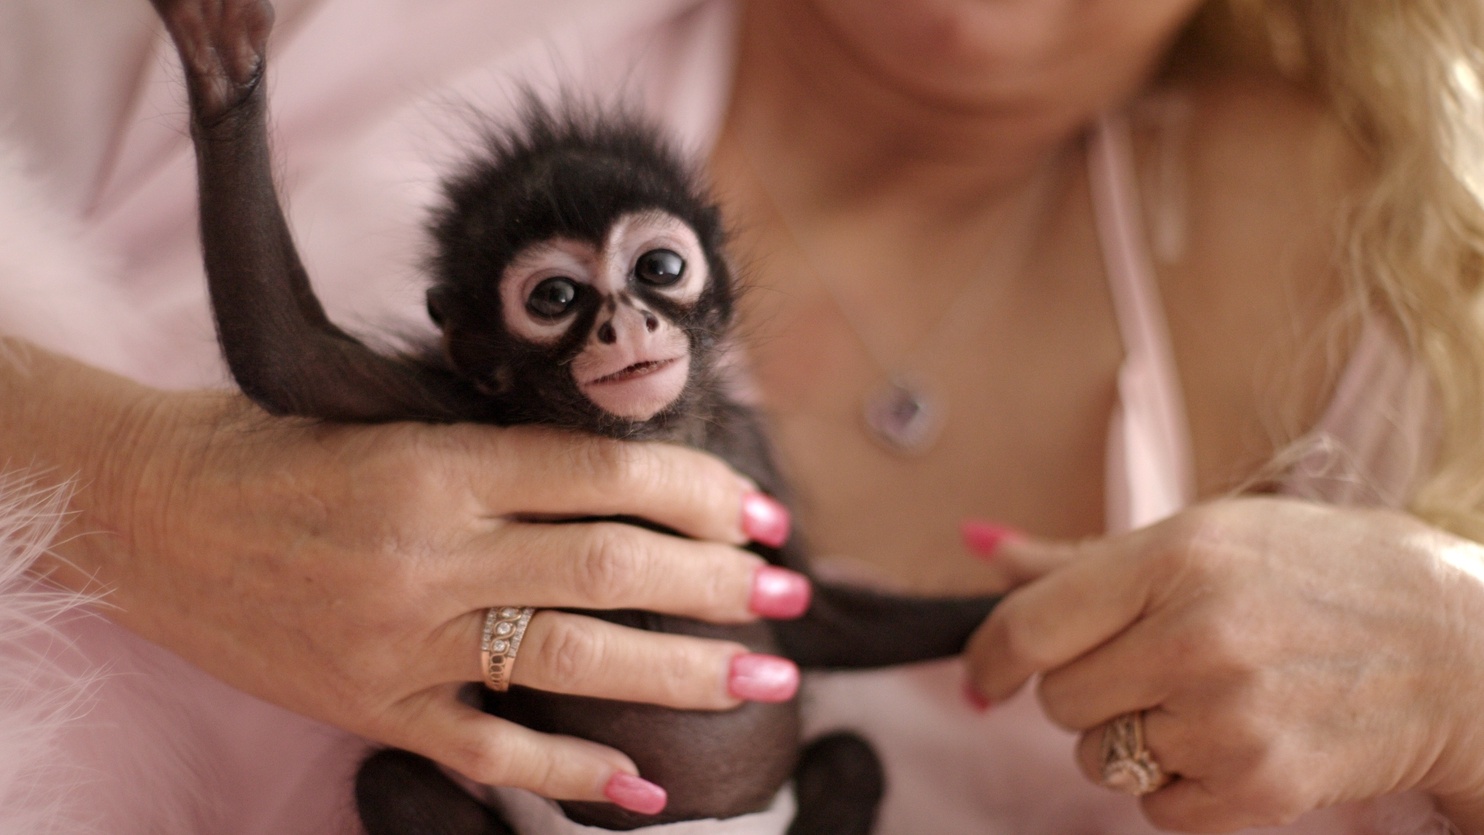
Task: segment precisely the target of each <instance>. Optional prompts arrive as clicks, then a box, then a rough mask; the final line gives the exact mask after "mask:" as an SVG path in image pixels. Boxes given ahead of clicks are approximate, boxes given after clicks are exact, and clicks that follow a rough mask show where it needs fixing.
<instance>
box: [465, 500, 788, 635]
mask: <svg viewBox="0 0 1484 835" xmlns="http://www.w3.org/2000/svg"><path fill="white" fill-rule="evenodd" d="M492 553H502V554H506V555H509V556H508V557H507V558H505V559H502V560H499V561H495V560H491V559H490V558H489V555H490V554H492ZM495 566H498V572H497V571H496V570H495ZM456 570H458V571H460V572H462V574H461V575H460V576H463V577H466V578H468V577H488V582H487V583H485V582H468V581H467V580H466V581H465V582H464V584H463V585H462V586H461V587H460V588H459V590H458V594H459V596H460V603H461V604H462V606H463V607H465V608H469V609H473V608H482V607H485V606H490V605H495V604H498V605H509V606H536V607H538V608H542V607H562V608H579V609H643V610H646V611H654V612H664V613H666V614H672V615H681V616H685V617H693V618H698V619H701V620H708V621H712V622H720V623H743V622H747V621H751V620H755V619H756V618H757V617H758V615H764V616H767V617H797V616H798V615H801V614H803V612H804V610H805V609H806V608H807V607H808V605H809V597H810V587H809V582H808V579H807V578H805V577H804V576H803V575H801V574H798V573H795V572H792V571H788V570H786V569H782V568H777V567H773V566H769V565H767V564H766V563H765V562H764V561H763V560H762V559H761V558H760V557H758V556H757V555H755V554H751V553H748V552H746V551H742V550H740V549H738V548H734V547H732V546H729V545H719V544H716V543H707V542H695V541H692V540H688V539H683V538H680V537H676V536H669V535H666V534H662V533H657V532H655V531H651V530H646V529H644V528H640V527H637V526H635V525H626V524H623V523H620V522H585V523H572V524H535V523H515V524H510V525H505V526H502V527H500V528H499V529H497V530H495V531H492V532H490V533H488V534H486V535H484V536H481V537H479V538H476V539H475V540H474V541H473V542H472V543H471V546H470V547H469V548H468V549H467V550H466V551H465V559H464V560H462V561H460V563H459V564H458V565H457V566H456Z"/></svg>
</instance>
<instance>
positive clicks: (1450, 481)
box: [1187, 0, 1484, 539]
mask: <svg viewBox="0 0 1484 835" xmlns="http://www.w3.org/2000/svg"><path fill="white" fill-rule="evenodd" d="M1187 41H1189V42H1191V43H1192V44H1198V45H1199V48H1200V49H1201V51H1202V52H1203V53H1206V54H1207V55H1209V50H1211V49H1218V50H1222V51H1223V52H1224V53H1225V54H1227V55H1228V56H1230V57H1231V58H1233V59H1234V60H1241V61H1248V60H1257V61H1261V62H1263V63H1265V64H1267V65H1268V66H1269V67H1270V68H1272V69H1275V70H1277V71H1278V72H1280V73H1282V74H1283V75H1285V76H1286V77H1288V78H1289V79H1291V80H1293V81H1295V82H1297V83H1299V84H1302V85H1304V86H1306V87H1308V88H1309V89H1311V90H1312V91H1313V92H1315V93H1316V94H1317V95H1319V96H1320V97H1321V98H1322V99H1323V100H1324V101H1325V102H1327V104H1328V105H1329V107H1330V108H1331V109H1332V110H1333V111H1334V113H1335V114H1336V115H1337V116H1338V117H1339V118H1340V119H1341V120H1342V121H1343V122H1344V123H1345V125H1346V126H1347V127H1348V128H1349V130H1350V131H1351V133H1352V134H1353V136H1354V137H1355V138H1356V139H1357V141H1358V142H1359V143H1360V144H1361V146H1362V148H1363V149H1364V151H1365V152H1366V153H1367V154H1368V155H1369V157H1370V162H1371V166H1372V170H1373V171H1374V172H1375V175H1374V179H1373V180H1371V182H1370V183H1369V187H1368V188H1367V189H1366V190H1365V191H1364V192H1363V193H1362V194H1360V195H1358V196H1357V198H1356V202H1355V205H1354V206H1353V209H1352V211H1351V212H1350V214H1349V216H1348V217H1347V218H1346V219H1345V221H1344V223H1345V227H1344V231H1343V241H1344V243H1345V244H1346V249H1345V255H1346V257H1347V259H1348V264H1347V265H1346V266H1347V270H1346V272H1347V275H1348V279H1349V281H1350V282H1351V284H1350V290H1351V293H1350V295H1351V298H1352V300H1353V301H1355V302H1356V305H1355V308H1356V309H1357V310H1371V311H1381V312H1382V313H1383V314H1386V315H1389V316H1390V317H1392V318H1393V319H1394V321H1395V323H1396V324H1397V326H1398V328H1399V329H1400V331H1401V332H1402V333H1403V334H1404V335H1405V337H1406V339H1407V341H1408V343H1409V345H1410V346H1411V347H1412V349H1413V350H1415V351H1416V352H1417V353H1418V355H1420V356H1422V357H1423V358H1424V359H1425V361H1426V362H1427V365H1428V367H1429V369H1430V371H1431V372H1432V374H1433V375H1434V378H1435V380H1436V381H1437V389H1438V394H1439V397H1440V401H1441V412H1442V413H1441V415H1440V417H1441V426H1440V431H1441V437H1440V439H1439V444H1438V447H1437V451H1436V454H1437V457H1436V460H1435V461H1434V462H1433V465H1432V467H1431V468H1430V470H1429V472H1428V475H1427V477H1426V478H1425V479H1424V480H1423V482H1422V483H1421V484H1420V485H1419V489H1418V491H1417V492H1416V494H1415V495H1414V497H1413V499H1412V502H1411V506H1412V509H1413V510H1415V511H1416V512H1418V513H1419V514H1421V515H1423V516H1424V517H1426V518H1428V519H1430V520H1432V521H1434V522H1436V523H1438V524H1441V525H1443V526H1444V527H1447V528H1450V529H1452V530H1455V531H1458V532H1460V533H1464V534H1467V535H1469V536H1471V537H1473V538H1475V539H1484V333H1481V330H1484V329H1481V321H1484V320H1481V315H1480V314H1481V310H1480V304H1481V302H1480V296H1481V289H1484V202H1481V198H1484V175H1481V172H1484V101H1481V95H1480V88H1481V79H1484V0H1210V2H1209V3H1207V5H1206V7H1204V8H1203V10H1202V12H1201V13H1200V14H1199V15H1198V16H1197V19H1196V21H1195V22H1194V24H1193V25H1192V27H1191V29H1190V30H1189V32H1188V33H1187Z"/></svg>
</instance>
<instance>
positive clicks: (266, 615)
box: [0, 351, 808, 803]
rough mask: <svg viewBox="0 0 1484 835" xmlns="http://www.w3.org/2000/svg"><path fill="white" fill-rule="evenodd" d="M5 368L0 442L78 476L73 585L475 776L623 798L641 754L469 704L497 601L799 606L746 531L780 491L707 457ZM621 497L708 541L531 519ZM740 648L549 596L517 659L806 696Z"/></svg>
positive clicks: (377, 734)
mask: <svg viewBox="0 0 1484 835" xmlns="http://www.w3.org/2000/svg"><path fill="white" fill-rule="evenodd" d="M0 366H5V367H4V369H3V370H0V404H5V403H9V404H10V405H8V406H6V405H0V425H5V426H6V427H7V430H6V432H5V433H0V436H3V437H0V446H3V447H4V448H0V460H6V459H7V458H9V459H10V460H16V458H17V457H18V456H17V455H15V454H10V453H14V452H15V451H17V450H21V449H27V450H29V451H30V452H31V453H32V456H33V458H34V459H35V460H38V462H39V463H44V464H50V465H51V466H52V467H53V468H54V469H55V471H56V472H57V474H58V476H59V477H66V476H68V475H72V474H73V473H76V474H77V475H78V476H79V478H78V480H77V481H78V487H77V492H76V497H75V501H74V507H75V509H76V510H77V515H76V516H75V518H74V519H73V520H72V523H71V525H70V531H71V532H72V533H75V534H78V535H77V536H75V537H70V538H69V541H68V542H67V543H66V544H65V545H64V547H63V548H62V549H61V557H62V559H61V560H59V561H57V562H56V563H55V564H53V565H51V566H50V568H51V570H52V573H53V575H54V576H56V577H57V578H58V580H59V581H60V582H62V583H64V584H66V585H69V586H71V587H73V588H82V587H85V586H91V587H93V588H99V587H101V588H102V589H103V590H104V591H105V592H106V594H107V598H106V599H107V602H108V603H109V604H111V605H112V606H113V607H115V611H114V617H115V619H116V620H118V621H120V622H122V623H123V624H125V625H127V626H128V627H130V628H131V629H133V630H135V631H137V632H139V633H141V634H142V635H144V636H145V637H148V638H151V639H152V640H155V641H156V642H158V643H160V644H162V645H164V646H166V647H169V648H171V649H172V650H175V651H176V652H178V653H179V654H181V655H182V656H184V657H186V658H187V659H189V660H191V661H192V662H193V663H196V664H197V665H199V666H201V667H202V668H204V669H205V670H207V671H208V672H210V673H212V674H213V675H216V676H217V677H219V678H221V679H222V680H224V681H226V682H228V683H230V684H232V685H234V686H236V687H238V688H240V689H242V690H245V691H247V692H249V693H252V694H254V695H257V696H260V697H262V698H264V699H267V700H269V701H272V702H274V703H277V704H279V705H282V706H285V707H288V708H290V709H292V710H294V711H297V712H299V713H302V714H305V715H308V716H312V717H314V718H317V719H320V720H323V721H326V722H329V723H332V724H334V725H337V726H340V727H342V728H346V729H348V730H351V731H354V732H356V733H359V734H362V735H365V736H367V737H370V738H372V739H376V740H379V741H381V742H385V743H388V744H391V745H395V746H398V747H402V748H407V749H410V750H413V751H417V752H419V753H422V754H425V755H427V756H429V757H432V758H433V759H436V760H438V761H440V762H443V763H445V764H447V765H449V766H452V767H453V768H455V769H457V770H458V771H460V772H462V773H463V774H465V775H467V776H468V777H470V778H472V779H474V780H477V781H480V782H485V783H491V784H498V785H511V786H520V787H524V788H529V789H532V790H535V791H538V792H541V793H543V794H546V795H549V796H553V797H560V798H574V799H587V800H601V799H604V797H605V791H607V796H608V798H609V799H614V800H620V801H622V800H623V799H624V798H618V797H614V796H613V795H614V794H615V791H616V793H618V794H623V793H624V791H623V787H625V786H626V787H628V790H629V793H628V795H627V797H628V798H629V799H632V797H633V793H634V789H633V781H627V782H626V781H625V780H623V779H620V780H619V782H618V783H617V784H613V785H615V786H618V787H619V788H618V789H616V790H615V789H614V788H613V786H611V785H610V781H611V780H613V779H614V778H615V776H616V775H620V774H623V775H627V774H633V773H634V772H635V768H634V766H633V764H632V762H631V761H629V760H628V758H627V757H626V756H624V755H623V754H621V753H619V752H617V751H614V750H611V749H608V748H605V747H602V746H598V745H595V744H593V743H589V742H585V741H581V740H577V739H572V738H565V737H551V736H545V735H541V734H537V733H535V732H532V731H529V730H527V729H525V728H522V727H520V726H517V725H514V724H512V723H510V722H506V721H504V720H501V719H498V718H496V717H493V716H489V715H487V714H484V713H482V712H480V711H478V710H476V709H474V708H472V707H469V706H467V705H465V704H463V703H462V702H460V701H459V700H458V698H457V694H458V691H459V690H460V689H461V688H462V686H463V685H464V684H465V683H466V682H470V681H480V680H482V678H483V675H482V671H481V669H480V652H479V649H480V632H481V627H482V622H483V615H484V611H485V609H486V608H487V607H490V606H493V605H516V606H524V605H528V606H535V607H538V608H543V609H544V608H546V607H577V608H594V609H606V608H639V609H651V610H655V611H661V612H668V613H672V614H678V615H687V616H693V617H697V618H703V619H707V620H711V621H717V622H743V621H748V620H752V619H755V618H756V617H758V616H759V615H769V616H791V615H796V614H799V613H800V612H801V611H802V610H803V608H804V607H805V606H806V605H807V600H808V586H807V582H806V581H805V580H804V579H803V578H802V577H800V576H799V575H796V574H793V573H791V572H785V571H782V570H781V569H775V568H769V567H765V565H764V563H763V561H762V560H761V559H759V558H758V557H756V556H754V555H752V554H750V553H747V552H745V551H743V550H741V549H739V548H737V547H735V546H737V545H739V544H741V543H743V542H745V541H747V540H748V539H750V538H758V539H764V540H767V539H773V540H777V539H779V538H780V537H781V536H784V535H786V527H787V517H786V514H785V513H784V512H783V511H782V508H781V507H779V506H778V505H777V504H776V503H773V502H772V501H771V500H768V499H766V498H764V497H761V496H760V495H758V494H756V493H754V492H752V489H751V488H750V486H749V485H748V484H747V483H746V482H745V481H744V480H743V479H742V478H741V477H739V476H737V475H736V474H735V473H734V472H733V471H731V470H730V469H729V468H727V467H726V466H725V465H724V464H722V463H720V462H718V461H716V460H715V459H712V458H709V457H707V456H705V455H702V454H700V453H697V452H695V451H692V450H688V449H682V448H678V447H672V446H664V445H640V444H623V443H617V442H611V441H603V440H598V439H593V438H587V437H577V436H572V435H565V434H558V433H555V432H549V431H541V430H536V429H496V428H491V427H477V426H428V425H421V424H394V425H385V426H341V425H325V424H313V423H308V422H301V421H295V420H275V419H270V418H268V417H266V416H265V415H263V414H262V413H261V412H259V411H258V410H257V409H256V408H255V407H253V406H251V405H250V404H249V403H247V402H246V401H245V400H243V399H242V398H240V397H238V396H235V395H225V394H202V393H185V394H167V393H163V392H157V391H152V390H149V389H144V388H142V387H139V386H135V385H133V384H131V383H128V382H126V381H123V380H120V379H118V378H114V377H111V376H109V375H106V374H102V373H100V372H97V371H94V370H93V369H89V368H86V367H84V366H80V365H77V364H76V363H72V362H69V361H66V360H62V359H60V358H57V357H53V356H51V355H47V354H45V353H43V352H39V351H28V352H27V355H26V360H25V361H24V363H22V364H20V365H15V364H7V363H4V362H0ZM609 514H630V515H634V516H641V517H645V518H648V519H651V520H653V521H655V522H658V523H661V524H663V525H666V526H668V527H670V528H673V529H675V530H678V531H680V532H682V533H684V534H687V535H689V536H692V537H695V541H692V540H689V539H683V538H680V537H675V536H666V535H663V534H659V533H655V532H652V531H647V530H642V529H639V528H637V527H633V526H629V525H623V524H617V523H592V524H567V525H552V524H540V523H537V522H535V521H525V520H532V519H536V518H550V517H553V516H556V517H560V516H571V515H609ZM746 653H747V650H746V649H745V648H744V647H742V646H740V645H736V644H728V643H723V642H716V641H703V640H700V639H692V638H685V637H679V636H673V635H658V634H653V633H647V632H641V631H637V630H630V629H624V628H622V627H618V626H615V625H612V624H608V623H606V622H602V621H598V620H596V619H593V618H586V617H581V616H578V615H573V614H565V613H560V612H553V611H538V612H537V614H536V616H535V617H534V618H533V619H532V620H531V622H530V627H529V630H528V632H527V633H526V637H525V641H524V643H523V644H522V645H521V652H520V657H519V660H518V662H517V663H515V665H514V669H513V674H512V675H513V683H516V684H521V685H526V686H530V687H536V688H541V689H549V690H556V691H561V692H566V693H576V694H584V695H593V696H603V697H607V698H617V699H629V700H638V701H646V702H653V703H658V704H663V705H670V706H675V707H682V708H696V709H725V708H729V707H732V706H735V705H737V704H738V703H739V702H740V701H742V700H743V699H747V698H757V699H769V700H776V699H780V698H788V697H790V696H791V695H792V686H786V685H789V683H790V681H792V682H794V683H796V678H797V671H796V670H795V669H794V668H793V666H792V665H791V664H790V663H789V662H786V661H783V660H782V659H772V658H766V657H759V656H748V655H746ZM743 656H746V657H745V660H744V661H742V662H741V663H740V664H737V665H736V666H735V667H734V662H735V661H736V660H737V659H738V658H739V657H743ZM791 677H792V678H791ZM641 788H642V787H641ZM639 794H640V795H643V794H644V792H643V791H640V792H639ZM651 800H652V798H649V799H648V800H644V799H643V798H641V800H640V802H641V803H647V802H649V801H651Z"/></svg>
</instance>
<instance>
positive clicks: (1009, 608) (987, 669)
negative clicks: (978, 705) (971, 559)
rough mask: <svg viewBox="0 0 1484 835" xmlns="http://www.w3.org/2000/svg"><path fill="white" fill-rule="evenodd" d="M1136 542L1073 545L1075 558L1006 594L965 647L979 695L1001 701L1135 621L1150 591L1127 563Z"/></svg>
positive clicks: (1122, 540)
mask: <svg viewBox="0 0 1484 835" xmlns="http://www.w3.org/2000/svg"><path fill="white" fill-rule="evenodd" d="M1142 539H1143V537H1141V536H1139V535H1138V534H1133V535H1130V536H1127V537H1120V538H1116V539H1106V540H1095V541H1089V542H1085V543H1080V544H1078V545H1076V546H1072V547H1075V548H1076V549H1077V551H1078V556H1077V557H1076V558H1074V559H1072V560H1070V561H1069V563H1068V565H1067V566H1066V567H1065V568H1063V569H1062V570H1060V571H1054V572H1052V573H1051V574H1048V575H1046V576H1045V577H1042V578H1041V579H1039V580H1036V581H1034V582H1031V583H1029V584H1027V585H1025V586H1022V587H1021V588H1019V589H1017V590H1016V591H1015V592H1014V593H1012V594H1010V595H1009V596H1007V597H1006V598H1005V600H1004V602H1002V603H1001V604H1000V605H999V607H998V608H996V609H995V611H994V613H993V614H992V615H990V617H989V620H987V621H986V622H985V624H984V626H982V627H980V629H979V631H978V632H976V633H975V634H974V636H973V638H971V639H970V641H969V646H968V647H967V650H966V659H967V662H968V667H969V675H970V680H971V681H972V682H973V683H974V686H975V687H976V688H977V689H978V691H979V692H980V693H981V694H983V695H984V696H985V697H986V698H988V699H989V700H991V701H1002V700H1004V699H1005V698H1008V697H1009V696H1010V695H1011V694H1012V693H1014V692H1015V691H1016V690H1018V689H1019V688H1020V687H1021V685H1023V684H1024V683H1025V682H1026V681H1027V680H1028V679H1029V678H1030V677H1031V676H1033V675H1035V674H1036V673H1039V672H1044V671H1046V670H1050V669H1053V668H1055V667H1060V666H1062V665H1063V664H1066V663H1068V662H1070V661H1072V660H1073V659H1075V658H1077V657H1079V656H1081V655H1083V654H1084V653H1086V652H1088V651H1090V650H1092V649H1093V648H1094V647H1097V646H1098V645H1100V644H1102V643H1103V642H1104V641H1107V640H1108V639H1110V638H1112V637H1113V636H1114V635H1117V634H1118V633H1119V632H1121V631H1123V630H1124V629H1125V628H1126V627H1128V625H1129V624H1131V623H1133V622H1134V621H1135V620H1136V619H1137V618H1138V617H1139V616H1140V614H1141V613H1143V612H1144V610H1145V608H1146V606H1147V603H1148V600H1149V595H1150V592H1151V587H1150V583H1149V582H1148V580H1147V579H1146V577H1145V575H1146V572H1145V571H1142V570H1140V569H1139V568H1138V567H1137V566H1136V565H1134V564H1133V563H1134V562H1135V561H1132V560H1129V559H1128V555H1129V554H1137V553H1139V550H1138V549H1139V547H1140V545H1141V541H1142ZM1068 612H1075V613H1076V617H1067V613H1068Z"/></svg>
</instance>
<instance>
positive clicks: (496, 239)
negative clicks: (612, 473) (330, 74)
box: [428, 104, 733, 436]
mask: <svg viewBox="0 0 1484 835" xmlns="http://www.w3.org/2000/svg"><path fill="white" fill-rule="evenodd" d="M445 193H446V202H445V204H444V205H443V207H442V208H441V209H440V210H439V212H438V214H437V216H436V218H435V222H434V224H433V232H434V237H435V240H436V243H437V252H436V254H435V257H434V270H435V272H436V283H435V284H434V286H433V287H432V288H431V289H430V290H429V292H428V308H429V312H430V313H431V315H432V316H433V318H434V320H435V321H436V322H438V324H439V326H440V327H441V328H442V329H443V333H444V345H445V349H446V352H447V354H448V359H449V361H450V362H451V363H452V364H453V366H454V368H455V370H456V371H457V372H458V373H459V374H460V375H462V376H464V377H465V378H467V379H468V380H469V381H471V382H472V383H473V384H474V385H475V387H476V388H477V389H478V390H479V391H480V392H482V393H483V394H485V395H486V396H488V397H489V398H490V399H491V402H492V403H493V404H496V405H497V408H498V409H499V411H500V413H501V414H502V415H503V416H504V417H506V418H507V419H509V420H514V421H519V422H539V423H549V424H555V425H559V426H569V427H574V428H580V429H585V430H588V431H599V432H604V433H607V434H612V435H618V436H632V435H636V434H647V433H648V432H649V430H654V429H656V428H662V427H663V426H664V425H665V424H666V422H667V421H668V420H670V419H671V418H672V417H673V416H674V415H676V414H683V413H684V412H685V409H686V405H687V401H688V400H689V399H690V395H691V393H692V392H693V391H694V390H696V389H697V387H698V386H706V385H711V384H712V378H713V376H714V371H715V369H714V368H713V366H714V365H715V358H714V354H715V352H716V349H717V344H718V342H719V341H720V340H721V338H722V337H723V336H724V334H725V331H726V329H727V327H728V325H729V324H730V322H731V318H732V294H733V288H732V282H731V275H730V272H729V270H728V266H727V263H726V260H725V258H724V257H723V255H722V245H723V231H722V228H721V224H720V221H719V217H718V213H717V210H716V208H715V206H714V205H712V204H711V203H710V202H708V200H707V199H706V198H705V196H704V194H703V193H702V192H701V190H700V189H699V188H698V187H697V186H696V184H695V182H694V180H693V178H692V177H691V175H690V174H689V172H688V171H687V169H686V167H685V166H684V165H683V164H682V163H681V162H680V161H679V160H678V158H677V157H676V156H675V155H674V154H673V153H672V152H671V151H669V150H668V149H667V148H666V147H665V146H664V145H663V144H662V143H661V142H660V141H659V140H658V139H657V137H656V135H655V133H654V132H653V131H652V130H650V129H648V128H646V127H644V126H641V125H638V124H636V123H635V122H633V121H632V120H627V119H624V118H618V117H601V116H593V115H591V114H585V113H584V114H578V113H576V112H575V111H574V110H573V109H571V108H568V109H566V110H563V111H562V112H561V113H557V114H554V113H553V112H552V111H549V110H547V109H545V108H542V107H540V106H538V105H534V104H532V105H530V106H528V108H527V113H526V118H525V122H524V124H523V126H522V128H521V130H520V131H518V132H515V133H502V134H498V135H495V136H491V137H490V138H489V150H488V153H487V154H486V155H484V156H482V157H480V158H479V159H477V160H475V161H474V163H473V164H471V165H470V166H469V168H468V169H467V170H465V171H464V172H462V173H461V174H459V175H458V176H456V177H454V178H452V179H451V180H449V181H448V182H447V183H445Z"/></svg>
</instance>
